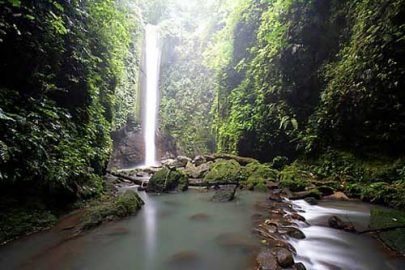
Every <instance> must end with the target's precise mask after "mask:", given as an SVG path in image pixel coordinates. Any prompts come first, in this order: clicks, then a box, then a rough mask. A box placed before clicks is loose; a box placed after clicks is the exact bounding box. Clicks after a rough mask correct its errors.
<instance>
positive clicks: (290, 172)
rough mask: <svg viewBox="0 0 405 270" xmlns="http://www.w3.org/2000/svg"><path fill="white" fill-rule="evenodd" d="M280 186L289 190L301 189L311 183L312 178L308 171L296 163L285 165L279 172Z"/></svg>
mask: <svg viewBox="0 0 405 270" xmlns="http://www.w3.org/2000/svg"><path fill="white" fill-rule="evenodd" d="M279 178H280V186H281V187H283V188H289V189H290V190H291V191H303V190H305V189H306V188H307V187H308V186H310V185H311V182H310V181H311V179H312V178H313V177H312V176H311V174H310V173H309V172H308V171H305V170H302V169H301V168H299V167H298V166H297V165H296V164H292V165H290V166H286V167H285V168H284V169H283V170H282V171H281V172H280V177H279Z"/></svg>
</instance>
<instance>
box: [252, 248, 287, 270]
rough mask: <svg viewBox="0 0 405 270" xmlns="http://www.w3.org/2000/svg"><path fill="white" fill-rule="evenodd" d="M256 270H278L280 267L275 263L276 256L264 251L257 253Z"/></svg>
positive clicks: (267, 250) (269, 251)
mask: <svg viewBox="0 0 405 270" xmlns="http://www.w3.org/2000/svg"><path fill="white" fill-rule="evenodd" d="M256 261H257V264H258V266H259V267H258V269H260V270H280V269H281V267H280V266H279V265H278V263H277V258H276V256H274V255H273V253H272V252H271V250H269V249H266V250H263V251H262V252H260V253H259V255H258V256H257V257H256Z"/></svg>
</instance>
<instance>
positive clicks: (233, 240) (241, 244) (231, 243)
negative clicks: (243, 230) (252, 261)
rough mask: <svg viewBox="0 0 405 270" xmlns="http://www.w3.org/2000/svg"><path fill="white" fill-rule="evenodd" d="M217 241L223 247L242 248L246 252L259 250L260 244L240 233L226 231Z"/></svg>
mask: <svg viewBox="0 0 405 270" xmlns="http://www.w3.org/2000/svg"><path fill="white" fill-rule="evenodd" d="M215 241H216V242H217V243H218V244H219V245H220V246H222V247H226V248H236V249H241V250H242V251H245V252H257V251H258V248H259V247H258V245H257V244H256V243H255V241H254V240H252V239H251V238H248V237H246V236H244V235H241V234H238V233H224V234H221V235H219V236H218V237H217V238H216V239H215Z"/></svg>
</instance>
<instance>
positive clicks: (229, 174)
mask: <svg viewBox="0 0 405 270" xmlns="http://www.w3.org/2000/svg"><path fill="white" fill-rule="evenodd" d="M243 179H244V176H243V171H242V167H241V166H240V165H239V163H238V162H237V161H235V160H233V159H230V160H217V161H216V162H215V163H214V165H213V166H212V167H211V170H210V171H209V172H208V173H207V174H206V175H205V177H204V181H207V182H237V181H240V180H243Z"/></svg>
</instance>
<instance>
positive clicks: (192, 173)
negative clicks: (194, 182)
mask: <svg viewBox="0 0 405 270" xmlns="http://www.w3.org/2000/svg"><path fill="white" fill-rule="evenodd" d="M212 164H213V162H212V161H209V162H207V163H202V164H200V165H199V166H196V165H195V164H193V163H191V162H188V163H187V165H186V169H185V170H184V172H185V173H186V174H187V175H188V176H189V177H190V178H195V179H198V178H203V177H204V176H205V175H206V174H207V172H208V171H209V170H210V168H211V166H212Z"/></svg>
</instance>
